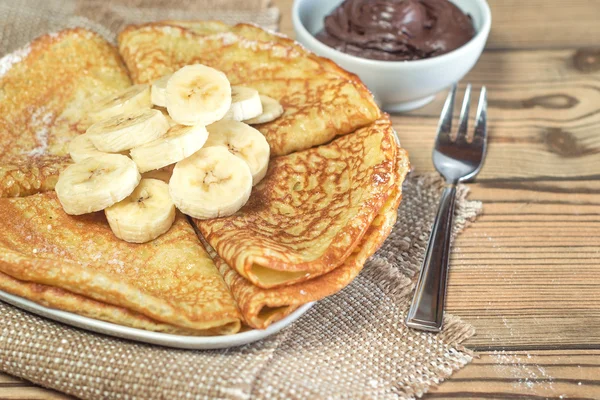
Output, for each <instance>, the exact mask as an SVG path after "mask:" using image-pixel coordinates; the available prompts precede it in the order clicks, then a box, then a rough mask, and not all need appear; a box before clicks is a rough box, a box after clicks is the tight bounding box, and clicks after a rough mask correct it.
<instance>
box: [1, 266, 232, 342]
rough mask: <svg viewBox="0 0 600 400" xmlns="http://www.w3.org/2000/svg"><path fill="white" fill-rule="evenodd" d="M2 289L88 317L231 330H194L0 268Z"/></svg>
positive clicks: (157, 327) (176, 330)
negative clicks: (31, 279)
mask: <svg viewBox="0 0 600 400" xmlns="http://www.w3.org/2000/svg"><path fill="white" fill-rule="evenodd" d="M0 290H3V291H5V292H8V293H11V294H14V295H16V296H19V297H23V298H26V299H29V300H31V301H34V302H36V303H38V304H41V305H43V306H45V307H50V308H56V309H60V310H63V311H68V312H72V313H75V314H79V315H83V316H85V317H89V318H94V319H99V320H102V321H107V322H112V323H114V324H118V325H124V326H129V327H131V328H137V329H145V330H148V331H154V332H163V333H171V334H176V335H194V336H201V335H219V334H228V333H230V331H229V330H228V329H225V330H222V329H221V328H220V327H218V328H215V329H212V330H211V329H208V330H193V329H185V328H180V327H177V326H173V325H169V324H164V323H160V322H157V321H155V320H153V319H151V318H148V317H146V316H145V315H143V314H140V313H136V312H133V311H130V310H128V309H126V308H123V307H117V306H114V305H112V304H107V303H103V302H100V301H96V300H92V299H90V298H89V297H86V296H82V295H79V294H75V293H72V292H69V291H66V290H63V289H60V288H57V287H53V286H47V285H41V284H39V283H33V282H26V281H20V280H18V279H15V278H13V277H11V276H9V275H6V274H4V273H2V272H0Z"/></svg>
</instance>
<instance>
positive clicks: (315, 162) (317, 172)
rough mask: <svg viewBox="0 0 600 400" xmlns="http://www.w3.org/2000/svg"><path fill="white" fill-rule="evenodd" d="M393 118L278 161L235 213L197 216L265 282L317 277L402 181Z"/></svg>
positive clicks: (235, 263) (249, 275) (234, 260)
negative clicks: (397, 172)
mask: <svg viewBox="0 0 600 400" xmlns="http://www.w3.org/2000/svg"><path fill="white" fill-rule="evenodd" d="M396 153H397V145H396V143H395V138H394V133H393V129H392V126H391V122H390V120H389V118H382V119H380V120H378V121H376V122H374V123H373V124H371V125H369V126H368V127H365V128H361V129H359V130H358V131H356V132H355V133H353V134H350V135H346V136H343V137H341V138H338V139H336V140H334V141H333V142H331V143H330V144H327V145H323V146H320V147H316V148H313V149H309V150H305V151H302V152H298V153H294V154H290V155H287V156H283V157H277V158H275V159H272V160H271V163H270V164H269V170H268V172H267V175H266V176H265V178H264V179H263V181H262V182H261V183H260V184H258V185H257V186H256V187H255V188H254V190H253V191H252V195H251V196H250V200H249V201H248V203H247V204H246V205H245V206H244V207H242V209H241V210H240V211H238V212H237V213H236V214H234V215H232V216H230V217H225V218H218V219H210V220H203V221H202V220H195V223H196V225H197V226H198V228H199V229H200V231H201V232H202V234H203V235H204V237H205V238H206V240H207V241H208V243H209V244H210V245H211V246H212V247H213V248H214V249H215V250H216V251H217V253H218V254H219V256H220V257H221V258H223V259H224V260H225V262H226V263H227V264H228V265H230V266H231V267H232V268H234V269H235V270H236V271H237V272H238V273H239V274H240V275H242V276H243V277H245V278H246V279H248V280H249V281H251V282H252V283H253V284H254V285H256V286H258V287H261V288H272V287H277V286H282V285H289V284H292V283H295V282H301V281H304V280H307V279H311V278H314V277H316V276H319V275H322V274H324V273H327V272H329V271H331V270H332V269H334V268H335V267H337V266H339V265H340V264H342V263H343V262H344V260H345V259H346V258H347V257H348V256H349V255H350V254H351V253H352V251H353V250H354V248H355V247H356V246H357V245H358V243H359V242H360V241H361V239H362V236H363V235H364V234H365V232H366V231H367V229H368V227H369V226H370V225H371V223H372V222H373V219H374V218H375V216H376V215H377V214H378V212H379V210H380V209H381V207H382V206H383V204H384V202H385V200H386V199H387V198H388V196H389V193H390V192H391V191H392V185H394V183H395V173H394V171H395V163H396Z"/></svg>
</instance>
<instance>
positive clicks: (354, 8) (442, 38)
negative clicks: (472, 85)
mask: <svg viewBox="0 0 600 400" xmlns="http://www.w3.org/2000/svg"><path fill="white" fill-rule="evenodd" d="M473 36H475V28H473V23H472V22H471V17H470V16H468V15H465V14H464V13H463V12H462V11H461V10H460V9H459V8H458V7H456V6H455V5H454V4H452V3H451V2H450V1H448V0H346V1H344V2H343V3H342V4H341V5H340V6H339V7H338V8H336V9H335V10H334V11H333V12H332V13H331V14H329V15H328V16H327V17H325V28H324V29H323V30H322V31H321V32H319V33H318V34H317V35H316V37H317V39H319V40H320V41H321V42H323V43H325V44H326V45H328V46H330V47H333V48H335V49H337V50H339V51H342V52H344V53H348V54H351V55H354V56H357V57H363V58H371V59H374V60H386V61H406V60H420V59H423V58H430V57H435V56H439V55H440V54H444V53H448V52H450V51H452V50H454V49H457V48H459V47H460V46H462V45H464V44H465V43H467V42H468V41H469V40H471V38H472V37H473Z"/></svg>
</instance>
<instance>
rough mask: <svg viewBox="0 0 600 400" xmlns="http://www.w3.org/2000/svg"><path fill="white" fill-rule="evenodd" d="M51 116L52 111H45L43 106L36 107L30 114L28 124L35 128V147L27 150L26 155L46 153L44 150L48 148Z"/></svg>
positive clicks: (34, 155)
mask: <svg viewBox="0 0 600 400" xmlns="http://www.w3.org/2000/svg"><path fill="white" fill-rule="evenodd" d="M53 117H54V113H53V112H52V111H46V108H45V107H40V108H38V109H37V110H35V111H34V113H33V114H32V115H31V120H30V122H29V126H30V127H31V128H32V129H34V130H35V140H36V142H37V147H35V148H34V149H33V150H31V151H30V152H28V153H27V155H28V156H30V157H37V156H41V155H42V154H45V153H46V150H47V149H48V133H49V131H50V124H51V123H52V119H53Z"/></svg>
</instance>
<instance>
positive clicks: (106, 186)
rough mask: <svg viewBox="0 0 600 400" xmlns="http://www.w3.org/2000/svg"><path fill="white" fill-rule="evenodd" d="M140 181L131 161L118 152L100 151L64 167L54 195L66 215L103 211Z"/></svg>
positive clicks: (121, 198) (123, 196) (127, 193)
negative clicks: (98, 153) (93, 155)
mask: <svg viewBox="0 0 600 400" xmlns="http://www.w3.org/2000/svg"><path fill="white" fill-rule="evenodd" d="M139 182H140V173H139V172H138V170H137V167H136V165H135V163H134V162H133V161H132V160H131V159H130V158H128V157H125V156H123V155H120V154H103V155H100V156H97V157H90V158H86V159H85V160H83V161H81V162H78V163H75V164H73V165H70V166H68V167H67V168H66V169H65V170H64V171H63V172H61V174H60V175H59V177H58V182H56V187H55V190H56V195H57V196H58V200H59V201H60V203H61V204H62V206H63V209H64V210H65V212H66V213H67V214H71V215H81V214H87V213H91V212H95V211H100V210H104V209H105V208H106V207H110V206H112V205H113V204H115V203H117V202H119V201H121V200H123V199H124V198H125V197H127V196H129V195H130V194H131V192H133V190H134V189H135V187H136V186H137V185H138V183H139Z"/></svg>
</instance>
